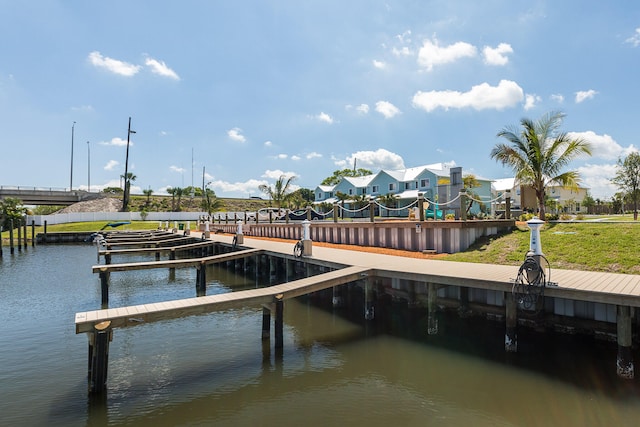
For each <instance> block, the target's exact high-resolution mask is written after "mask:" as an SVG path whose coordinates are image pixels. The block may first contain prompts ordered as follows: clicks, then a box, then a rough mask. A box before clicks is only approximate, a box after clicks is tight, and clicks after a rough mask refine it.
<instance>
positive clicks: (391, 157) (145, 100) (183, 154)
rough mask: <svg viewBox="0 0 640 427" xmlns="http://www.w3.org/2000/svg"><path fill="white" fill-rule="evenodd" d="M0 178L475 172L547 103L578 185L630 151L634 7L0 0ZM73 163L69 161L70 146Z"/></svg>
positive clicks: (229, 179)
mask: <svg viewBox="0 0 640 427" xmlns="http://www.w3.org/2000/svg"><path fill="white" fill-rule="evenodd" d="M0 39H1V40H2V43H0V140H1V147H2V150H1V151H0V152H1V153H2V154H1V155H0V185H1V186H21V187H40V188H41V187H45V188H59V189H63V188H67V189H68V188H69V187H73V188H74V189H82V190H86V189H87V187H88V185H89V184H90V185H91V190H92V191H98V190H101V189H103V188H105V187H109V186H115V187H117V186H120V185H121V182H120V181H121V179H120V177H121V176H122V175H123V174H124V172H125V163H126V148H127V147H126V146H127V136H128V123H129V118H131V130H133V131H135V134H134V133H132V134H130V135H129V137H130V138H129V141H130V145H129V162H128V171H129V172H131V173H133V174H134V175H135V177H136V179H135V181H134V182H133V183H132V193H141V192H142V190H143V189H152V190H153V191H154V193H155V194H163V193H166V189H167V188H168V187H187V186H190V185H195V186H197V187H201V186H202V184H203V182H204V183H205V185H207V186H208V187H209V188H211V189H212V190H214V191H215V192H216V194H217V195H218V196H219V197H250V196H264V195H263V194H261V193H260V191H259V189H258V187H259V186H260V185H261V184H267V185H273V183H274V182H275V180H276V179H278V177H280V176H282V175H284V176H287V177H288V176H291V175H295V176H296V178H295V180H294V181H293V183H294V184H295V186H296V187H304V188H309V189H315V187H316V186H317V185H319V184H320V182H321V181H322V180H323V179H324V178H326V177H328V176H331V175H332V173H333V171H335V170H337V169H343V168H352V167H353V166H354V164H355V165H356V166H357V167H358V168H367V169H370V170H372V171H373V172H377V171H378V170H380V169H381V168H384V169H402V168H409V167H416V166H421V165H427V164H434V163H445V164H448V165H455V166H461V167H462V168H463V174H464V175H466V174H473V175H475V176H477V177H480V178H484V179H500V178H507V177H512V176H513V171H512V170H510V169H509V168H507V167H505V166H503V165H502V164H500V163H498V162H496V161H495V160H493V159H491V157H490V152H491V149H492V148H493V147H494V146H495V145H496V144H498V143H501V142H506V140H504V139H503V138H499V137H497V134H498V132H500V131H501V130H502V129H504V128H507V127H510V126H516V127H517V126H519V124H520V120H521V119H522V118H530V119H534V120H537V119H538V118H540V117H542V116H543V115H545V114H547V113H550V112H554V111H560V112H562V113H564V114H565V119H564V121H563V124H562V127H561V130H562V131H564V132H568V133H569V135H570V136H572V137H576V138H577V137H581V138H584V139H586V140H588V141H589V142H590V143H591V144H592V148H593V154H592V156H590V157H584V158H580V159H577V160H576V161H574V162H572V163H571V164H570V165H569V166H568V168H569V169H573V170H577V171H578V172H579V173H580V174H581V177H582V185H583V186H586V187H588V188H590V193H591V195H592V196H593V197H594V198H598V199H602V200H607V199H610V198H611V196H612V195H613V194H614V193H615V192H616V191H617V189H616V187H615V186H613V185H612V184H611V182H610V179H611V178H612V177H613V176H614V175H615V171H616V162H617V160H618V159H619V158H624V157H625V156H626V155H628V154H629V153H630V152H633V151H637V149H638V146H640V140H639V137H638V132H637V124H638V119H640V116H639V114H638V113H639V108H638V100H639V99H640V84H638V83H639V82H638V80H639V79H640V3H638V2H633V1H614V2H603V1H595V0H562V1H556V0H541V1H536V0H528V1H520V0H504V1H502V0H486V1H481V2H479V1H476V0H469V1H455V0H385V1H382V0H322V1H319V0H318V1H316V0H309V1H303V0H280V1H276V0H260V1H258V0H254V1H249V0H237V1H236V0H234V1H218V0H210V1H205V0H199V1H195V0H183V1H179V2H178V1H165V0H153V1H152V0H138V1H125V0H112V1H108V2H106V1H103V2H88V1H80V0H65V1H55V0H39V1H14V0H0ZM72 159H73V161H72Z"/></svg>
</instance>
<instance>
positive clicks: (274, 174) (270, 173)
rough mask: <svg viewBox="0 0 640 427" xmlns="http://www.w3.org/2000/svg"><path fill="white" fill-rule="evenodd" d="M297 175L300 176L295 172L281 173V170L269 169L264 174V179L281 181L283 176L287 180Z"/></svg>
mask: <svg viewBox="0 0 640 427" xmlns="http://www.w3.org/2000/svg"><path fill="white" fill-rule="evenodd" d="M297 175H298V174H296V173H295V172H284V171H281V170H280V169H276V170H269V169H267V170H266V171H264V173H263V174H262V177H263V178H267V179H279V178H280V177H281V176H285V177H286V178H287V179H289V177H292V176H297Z"/></svg>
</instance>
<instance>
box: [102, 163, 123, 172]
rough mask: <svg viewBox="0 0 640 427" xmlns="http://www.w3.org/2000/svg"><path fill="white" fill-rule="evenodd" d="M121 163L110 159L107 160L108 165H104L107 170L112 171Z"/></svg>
mask: <svg viewBox="0 0 640 427" xmlns="http://www.w3.org/2000/svg"><path fill="white" fill-rule="evenodd" d="M119 164H120V162H118V161H117V160H109V161H108V162H107V164H106V165H104V170H106V171H112V170H114V169H115V168H116V166H118V165H119Z"/></svg>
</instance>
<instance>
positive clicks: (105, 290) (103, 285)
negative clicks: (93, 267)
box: [99, 269, 110, 306]
mask: <svg viewBox="0 0 640 427" xmlns="http://www.w3.org/2000/svg"><path fill="white" fill-rule="evenodd" d="M99 275H100V290H101V294H102V305H103V306H104V305H107V304H109V276H110V274H109V271H108V270H106V269H101V270H100V273H99Z"/></svg>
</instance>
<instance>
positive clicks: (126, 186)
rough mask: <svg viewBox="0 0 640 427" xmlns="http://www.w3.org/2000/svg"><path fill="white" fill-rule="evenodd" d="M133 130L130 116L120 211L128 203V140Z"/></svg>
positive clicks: (126, 207) (126, 206)
mask: <svg viewBox="0 0 640 427" xmlns="http://www.w3.org/2000/svg"><path fill="white" fill-rule="evenodd" d="M132 133H136V131H135V130H131V117H129V127H128V129H127V156H126V158H125V161H124V195H123V197H122V212H126V211H127V209H128V205H129V185H130V184H129V140H130V136H131V134H132Z"/></svg>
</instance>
